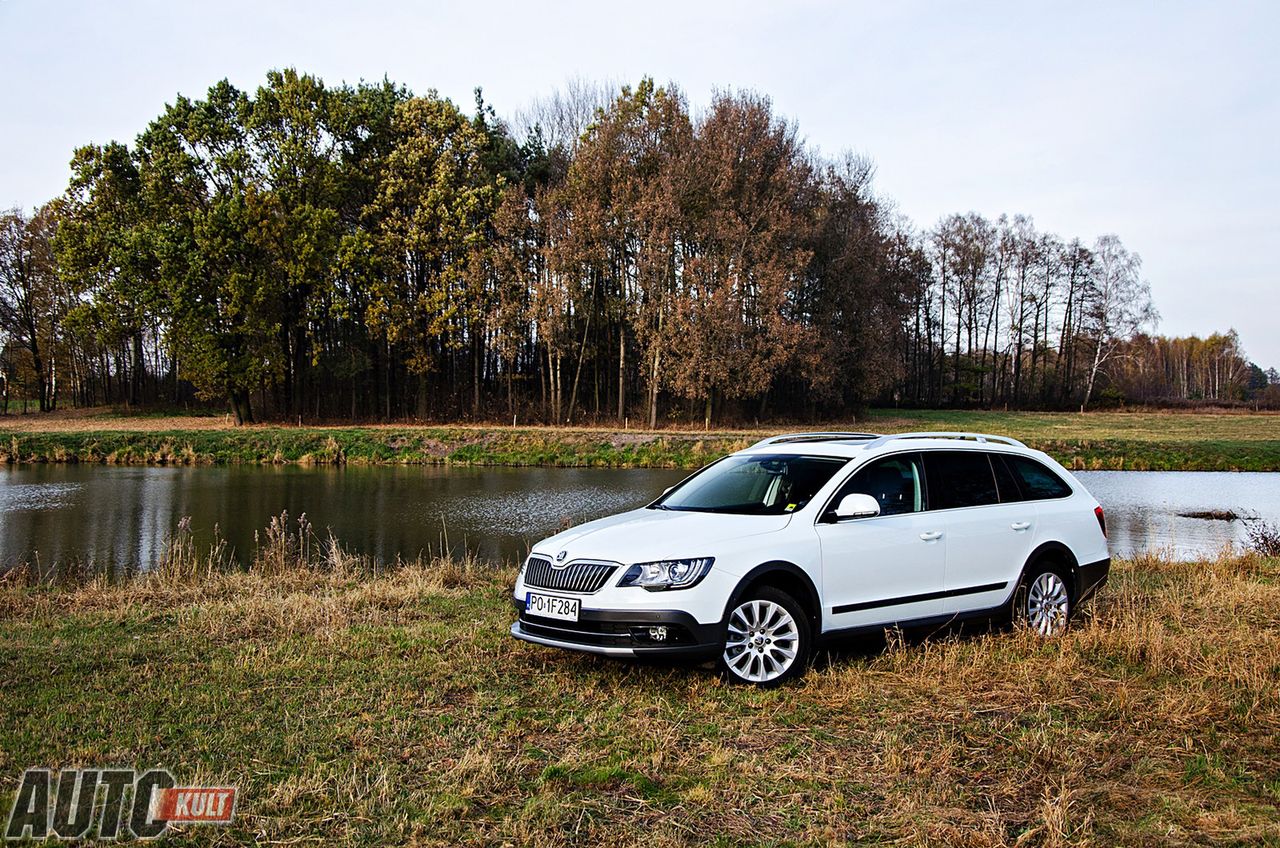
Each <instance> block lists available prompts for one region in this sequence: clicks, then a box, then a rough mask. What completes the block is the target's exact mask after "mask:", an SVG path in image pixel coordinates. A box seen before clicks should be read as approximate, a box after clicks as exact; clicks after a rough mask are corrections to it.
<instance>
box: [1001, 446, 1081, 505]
mask: <svg viewBox="0 0 1280 848" xmlns="http://www.w3.org/2000/svg"><path fill="white" fill-rule="evenodd" d="M1005 459H1006V460H1008V462H1009V466H1010V467H1011V468H1012V469H1013V473H1014V475H1015V476H1016V477H1017V478H1018V483H1019V484H1021V486H1022V494H1023V497H1025V498H1026V499H1028V500H1033V501H1038V500H1044V499H1046V498H1065V497H1067V496H1068V495H1070V494H1071V487H1070V486H1068V485H1067V484H1066V483H1065V482H1063V480H1062V478H1061V477H1059V476H1058V475H1057V474H1054V473H1053V472H1052V471H1050V470H1049V469H1048V468H1046V467H1045V466H1044V465H1042V464H1041V463H1039V462H1036V461H1035V460H1034V459H1028V458H1027V457H1025V456H1006V457H1005Z"/></svg>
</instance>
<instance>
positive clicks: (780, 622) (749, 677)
mask: <svg viewBox="0 0 1280 848" xmlns="http://www.w3.org/2000/svg"><path fill="white" fill-rule="evenodd" d="M811 640H812V632H811V628H810V626H809V618H808V616H806V615H805V614H804V610H803V609H802V608H801V606H800V604H799V603H797V602H796V600H795V598H793V597H791V596H790V595H788V594H787V593H786V592H783V591H781V590H779V589H775V588H773V587H772V586H765V587H762V588H760V589H756V590H753V591H751V592H750V593H749V595H748V597H746V598H744V599H742V600H741V601H739V602H738V605H737V606H736V607H734V608H733V610H732V611H731V612H730V613H729V626H728V631H727V633H726V634H725V644H724V652H723V653H722V654H721V656H720V668H721V670H722V672H723V673H724V675H725V676H726V677H727V678H728V679H729V680H731V681H733V682H735V683H751V684H753V685H756V686H762V687H769V686H777V685H779V684H781V683H784V682H786V681H787V680H790V679H792V678H794V677H797V676H799V675H801V674H803V673H804V670H805V667H806V665H807V663H808V661H809V652H810V647H811V645H810V643H811Z"/></svg>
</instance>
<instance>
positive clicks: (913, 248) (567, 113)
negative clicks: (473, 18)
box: [0, 71, 1267, 425]
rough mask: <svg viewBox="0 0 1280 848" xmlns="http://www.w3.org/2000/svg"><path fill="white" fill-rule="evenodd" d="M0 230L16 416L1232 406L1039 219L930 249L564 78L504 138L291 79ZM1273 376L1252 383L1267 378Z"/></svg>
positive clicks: (679, 103)
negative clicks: (98, 411) (93, 408)
mask: <svg viewBox="0 0 1280 848" xmlns="http://www.w3.org/2000/svg"><path fill="white" fill-rule="evenodd" d="M72 169H73V177H72V180H71V184H70V186H69V187H68V189H67V191H66V193H65V195H63V196H62V197H59V198H57V199H55V200H54V201H52V202H50V203H49V204H47V205H46V206H45V207H43V208H42V209H40V210H38V211H37V212H36V213H35V214H34V215H31V216H28V215H26V214H25V213H24V212H22V211H18V210H15V211H13V212H11V213H8V214H6V215H4V216H3V219H2V221H0V325H2V332H3V333H4V335H3V337H0V343H3V344H2V346H0V352H2V355H0V359H2V362H0V368H2V370H3V375H2V376H3V388H4V400H5V409H6V410H8V409H10V408H11V406H12V404H13V403H14V402H15V401H18V400H21V402H22V403H23V404H25V403H27V402H28V400H29V401H30V402H31V403H32V404H33V405H34V406H37V407H38V408H40V409H52V408H54V407H55V406H57V405H59V404H62V405H67V404H73V405H97V404H102V403H113V404H131V405H133V404H159V405H172V404H180V403H189V402H191V401H193V400H197V401H202V402H219V403H222V402H225V403H227V404H228V405H229V408H230V409H231V410H232V411H233V412H234V414H235V415H236V417H237V419H238V420H246V421H247V420H252V419H254V418H255V417H266V418H279V417H288V418H289V419H293V418H294V417H297V416H302V417H305V418H306V419H308V420H315V419H347V418H349V419H375V418H385V419H396V418H405V417H420V418H430V419H436V420H446V419H457V418H462V417H472V418H495V417H507V418H510V417H517V418H519V419H520V420H522V421H528V420H541V421H547V422H566V421H582V420H584V419H589V420H611V419H618V420H622V419H627V418H631V419H634V420H637V421H638V422H641V423H645V422H647V423H648V424H649V425H655V424H658V423H660V422H663V421H667V420H672V419H674V420H682V421H705V422H708V423H709V422H710V421H711V420H712V419H713V418H715V419H718V420H719V419H723V420H735V419H736V420H743V419H764V418H769V417H778V418H791V419H794V418H820V417H831V416H839V415H841V414H845V413H847V412H849V411H851V410H856V409H858V408H861V407H863V406H865V405H867V404H871V403H891V404H902V405H917V406H925V405H927V406H943V405H954V406H993V405H1000V406H1015V407H1049V408H1056V407H1064V408H1065V407H1078V406H1082V405H1085V404H1089V403H1091V402H1096V401H1098V400H1099V399H1100V398H1105V399H1107V400H1116V399H1118V398H1131V399H1141V400H1144V401H1150V400H1164V399H1175V398H1182V399H1190V398H1204V399H1219V400H1240V399H1244V398H1246V397H1247V396H1249V393H1250V392H1251V391H1254V390H1260V389H1261V388H1262V387H1263V386H1264V385H1265V383H1266V382H1267V381H1266V379H1265V377H1261V376H1259V375H1258V374H1257V373H1256V369H1254V370H1253V371H1251V370H1250V366H1249V364H1248V363H1247V362H1246V360H1245V359H1244V357H1243V354H1242V352H1241V351H1240V348H1239V344H1238V342H1237V340H1236V338H1235V336H1234V334H1229V335H1225V336H1212V337H1210V338H1209V339H1207V340H1204V341H1201V340H1198V339H1191V340H1184V339H1164V338H1158V337H1155V338H1153V337H1150V336H1147V335H1143V333H1144V331H1145V330H1147V329H1149V327H1150V325H1151V324H1152V323H1153V321H1154V318H1155V311H1154V309H1153V308H1152V306H1151V298H1150V292H1149V287H1148V285H1147V283H1146V282H1145V281H1144V279H1143V277H1142V275H1141V263H1140V261H1139V259H1138V257H1137V256H1136V255H1134V254H1133V253H1131V252H1130V251H1128V250H1126V249H1125V247H1124V246H1123V245H1122V244H1121V242H1120V240H1119V239H1118V238H1116V237H1115V236H1103V237H1102V238H1100V239H1098V240H1097V241H1096V242H1095V243H1093V244H1090V245H1085V244H1082V243H1081V242H1080V241H1079V240H1064V239H1061V238H1059V237H1057V236H1054V235H1051V234H1048V233H1042V232H1039V231H1037V230H1036V229H1035V227H1034V226H1033V224H1032V222H1031V220H1030V219H1029V218H1025V217H1022V216H1017V217H1014V218H1012V219H1009V218H1006V217H1003V216H1002V217H1001V218H999V219H998V220H996V221H989V220H987V219H984V218H982V217H981V216H978V215H976V214H973V213H970V214H967V215H953V216H950V217H947V218H945V219H944V220H942V221H940V222H939V223H938V224H937V225H936V226H935V227H934V228H933V229H931V230H929V231H927V232H918V231H916V230H914V229H913V228H912V227H911V225H910V224H909V223H908V222H906V221H904V220H902V219H901V217H900V216H897V215H896V214H894V213H893V210H892V205H891V204H890V203H888V202H886V201H885V200H883V199H881V198H879V197H877V196H876V195H875V194H874V193H873V192H872V188H871V176H872V167H871V165H870V163H869V162H867V161H866V160H864V159H860V158H858V157H854V156H851V155H847V156H844V157H841V158H838V159H836V160H828V159H825V158H823V157H821V156H819V155H818V154H817V153H816V152H815V151H813V150H812V149H810V148H807V147H806V146H805V144H804V143H803V142H802V141H801V140H800V139H799V137H798V135H797V132H796V128H795V126H794V125H792V124H791V123H789V122H787V121H786V120H784V119H782V118H781V117H779V116H778V115H776V114H775V113H774V112H773V109H772V106H771V104H770V102H769V100H768V99H767V98H765V97H762V96H760V95H757V94H752V93H746V92H721V93H718V94H716V95H715V96H714V97H713V99H712V101H711V103H710V104H709V105H708V106H707V107H706V108H705V109H704V110H702V111H700V112H699V113H697V114H693V113H691V110H690V108H689V105H688V103H687V101H686V100H685V98H684V96H683V95H682V94H681V93H680V91H679V90H678V89H677V88H675V87H674V86H667V87H659V86H657V85H655V84H654V83H653V82H652V81H651V80H647V79H646V80H643V81H642V82H640V84H639V85H637V86H635V87H634V88H631V87H623V88H621V89H620V90H610V89H607V88H605V87H603V86H597V85H593V84H589V83H572V84H570V85H569V86H568V87H567V88H566V89H565V90H563V91H561V92H557V93H556V94H554V95H552V96H550V97H548V98H546V99H544V100H542V101H539V102H537V103H535V104H533V106H532V107H531V108H530V109H529V110H528V111H527V112H525V113H523V114H521V115H520V116H518V117H517V119H515V120H514V121H503V120H500V119H499V118H498V117H497V115H496V113H495V112H494V110H493V109H492V108H491V107H490V106H488V105H487V104H485V103H484V102H483V100H482V98H481V96H480V93H479V92H478V91H477V94H476V106H475V110H474V112H473V113H471V114H470V115H468V114H465V113H464V112H463V111H461V110H460V109H459V108H458V107H457V106H455V105H454V104H453V103H451V102H450V101H448V100H446V99H443V98H441V97H439V96H437V95H436V94H435V93H434V92H429V93H428V94H426V95H425V96H415V95H413V94H412V93H411V92H409V91H408V90H407V89H406V88H404V87H402V86H398V85H395V84H393V83H391V82H389V81H384V82H382V83H379V84H363V83H362V84H360V85H356V86H351V85H343V86H340V87H328V86H325V85H324V84H323V83H322V82H321V81H320V80H318V79H316V78H314V77H311V76H307V75H301V74H298V73H295V72H294V71H282V72H273V73H271V74H269V75H268V78H267V81H266V84H265V85H264V86H262V87H261V88H259V89H258V90H257V91H256V92H253V93H250V92H244V91H240V90H238V89H236V88H235V87H234V86H232V85H231V84H230V83H228V82H225V81H224V82H221V83H219V84H217V85H215V86H213V87H212V88H211V89H210V90H209V92H208V94H207V96H206V97H205V98H204V99H203V100H190V99H187V98H185V97H179V98H177V99H176V100H175V102H174V103H173V104H172V105H169V106H167V107H166V108H165V110H164V112H163V114H161V115H160V116H159V117H158V118H156V119H155V120H154V121H153V122H152V123H151V124H150V125H149V126H147V127H146V128H145V129H144V130H143V131H142V133H141V134H140V135H139V136H138V137H137V139H136V140H135V141H134V143H133V144H132V145H131V146H126V145H124V144H120V143H114V142H113V143H110V144H106V145H103V146H96V145H91V146H87V147H83V148H81V149H79V150H77V151H75V155H74V159H73V162H72ZM1259 381H1260V382H1259Z"/></svg>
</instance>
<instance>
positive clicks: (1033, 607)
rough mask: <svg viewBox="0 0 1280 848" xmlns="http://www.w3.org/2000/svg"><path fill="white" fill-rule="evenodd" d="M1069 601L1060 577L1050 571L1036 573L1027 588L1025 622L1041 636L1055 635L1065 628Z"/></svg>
mask: <svg viewBox="0 0 1280 848" xmlns="http://www.w3.org/2000/svg"><path fill="white" fill-rule="evenodd" d="M1070 603H1071V601H1070V598H1069V596H1068V594H1067V584H1066V583H1064V582H1063V581H1062V578H1061V577H1059V576H1058V575H1057V574H1056V573H1054V572H1052V571H1045V572H1043V573H1041V574H1038V575H1036V579H1035V580H1033V581H1031V587H1030V589H1028V590H1027V624H1029V625H1030V626H1031V628H1032V629H1033V630H1035V631H1036V632H1037V633H1039V634H1040V635H1041V636H1056V635H1058V634H1059V633H1062V632H1063V631H1064V630H1066V629H1067V613H1068V612H1069V611H1070Z"/></svg>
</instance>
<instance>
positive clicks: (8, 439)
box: [0, 410, 1280, 471]
mask: <svg viewBox="0 0 1280 848" xmlns="http://www.w3.org/2000/svg"><path fill="white" fill-rule="evenodd" d="M76 420H78V421H80V423H79V424H77V428H78V429H65V430H63V429H58V427H57V426H56V425H57V422H56V421H52V422H50V423H49V426H47V427H46V426H45V424H42V423H40V420H39V419H34V418H33V420H32V423H31V424H30V425H29V427H28V428H27V429H24V428H23V426H22V425H23V424H25V423H27V422H25V421H24V420H21V419H18V420H12V421H10V422H7V423H8V424H9V429H8V430H7V431H5V432H3V433H0V461H7V462H11V463H13V462H91V463H112V464H124V465H127V464H185V465H197V464H220V465H223V464H270V463H300V464H337V463H365V464H453V465H506V466H579V467H605V468H686V469H692V468H698V467H700V466H702V465H704V464H706V463H707V462H710V461H711V460H713V459H715V458H717V457H719V456H722V455H724V454H725V453H728V452H731V451H734V450H738V449H741V448H743V447H746V446H748V445H750V444H752V443H753V442H755V441H756V440H758V439H760V438H763V437H764V436H766V435H769V434H770V433H771V432H779V430H774V431H764V430H756V431H713V432H710V433H701V432H689V431H659V432H638V431H611V430H602V429H588V428H569V427H566V428H549V427H520V428H512V427H501V426H490V427H483V426H478V427H473V426H440V427H414V426H366V427H358V426H357V427H289V426H256V427H246V428H234V427H229V426H227V427H216V426H215V427H213V428H199V426H198V425H197V424H195V423H191V420H190V419H186V420H184V419H175V421H176V422H178V423H188V424H189V426H190V427H192V428H193V429H178V428H174V429H167V428H165V427H164V426H163V425H164V423H165V419H155V418H127V417H120V416H98V417H91V418H89V419H87V420H79V419H76ZM99 423H101V426H102V429H92V427H93V425H97V424H99ZM85 425H88V426H87V427H86V426H85ZM828 427H834V428H837V429H839V428H845V429H848V428H853V429H871V430H875V431H878V432H901V431H906V430H969V431H978V432H988V433H996V434H1002V435H1010V436H1013V437H1015V438H1019V439H1021V440H1023V441H1024V442H1026V443H1027V444H1028V445H1030V446H1031V447H1034V448H1037V449H1040V450H1043V451H1045V452H1047V453H1049V454H1050V455H1052V456H1053V457H1054V458H1055V459H1057V460H1058V461H1060V462H1062V463H1063V464H1064V465H1066V466H1067V467H1069V468H1073V469H1076V470H1090V471H1097V470H1117V471H1119V470H1124V471H1277V470H1280V415H1273V414H1264V413H1259V414H1243V413H1236V414H1225V413H1197V414H1191V413H1136V412H1135V413H1114V412H1103V413H1089V414H1085V415H1079V414H1070V413H1026V412H1012V413H1002V412H953V411H915V412H909V413H907V412H898V411H889V410H877V411H873V412H872V413H871V414H870V415H869V416H868V417H867V418H866V419H865V420H863V421H860V422H857V423H844V424H837V425H828ZM795 429H810V427H799V428H795ZM817 429H823V428H817Z"/></svg>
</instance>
